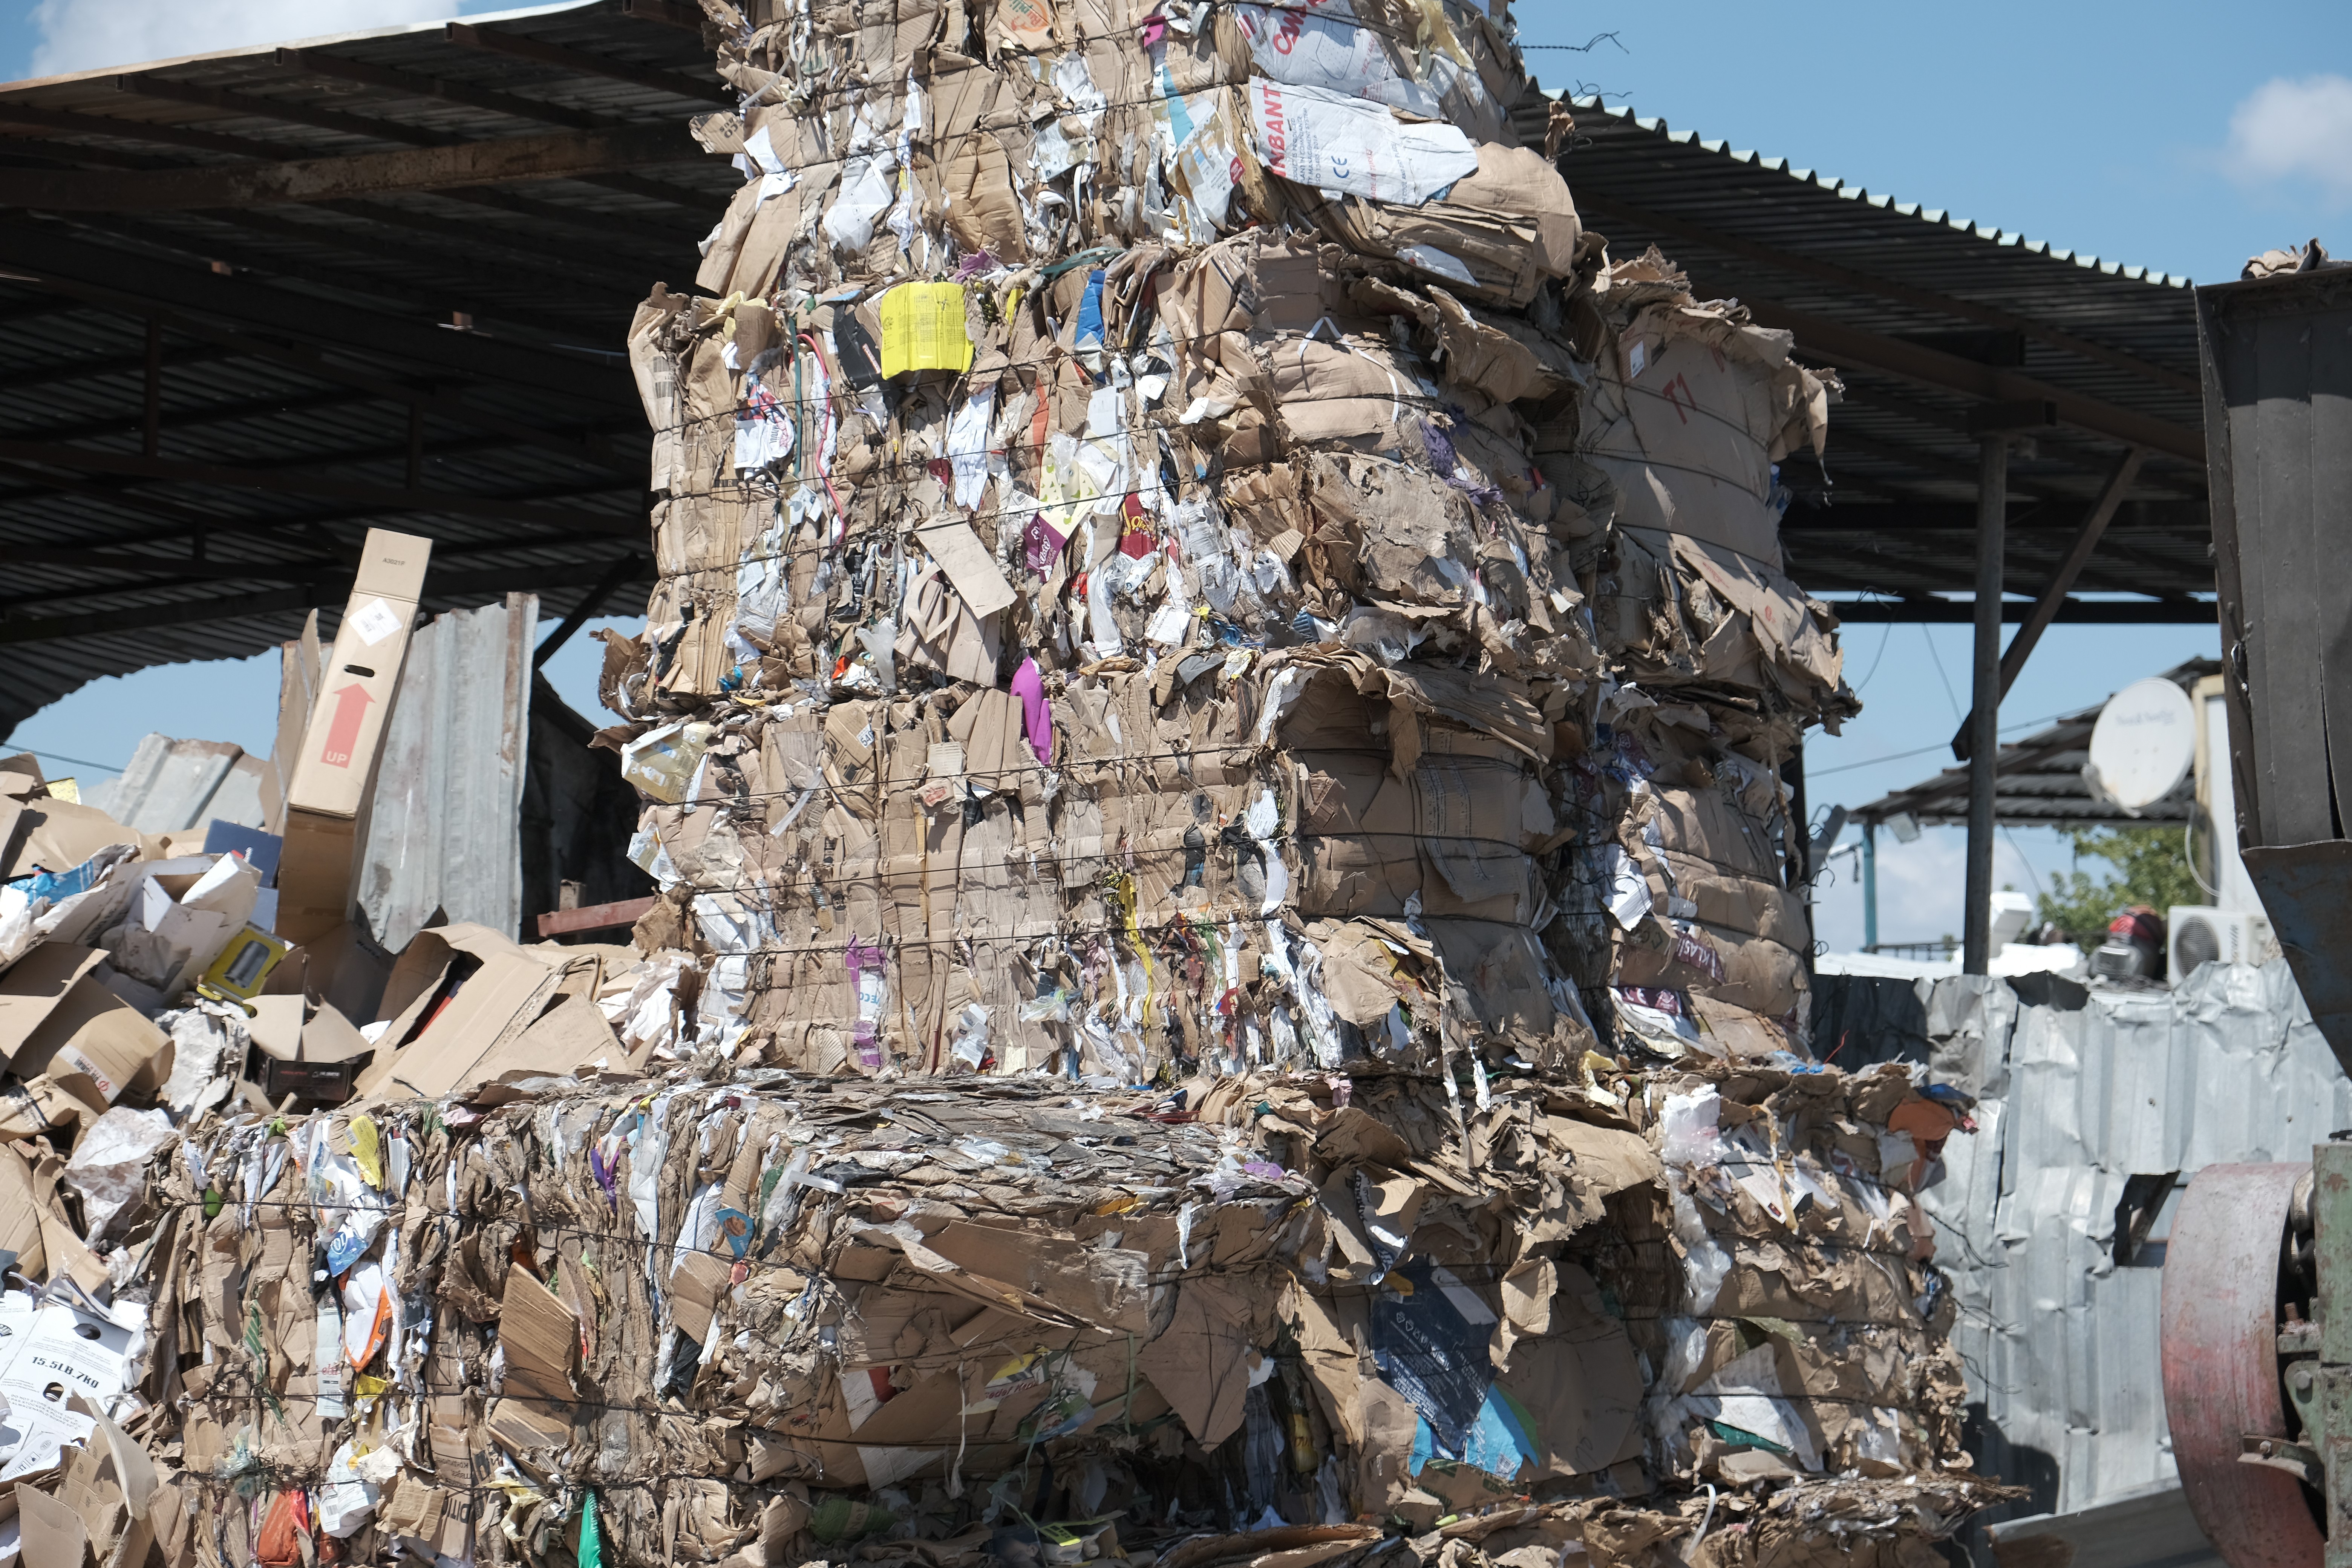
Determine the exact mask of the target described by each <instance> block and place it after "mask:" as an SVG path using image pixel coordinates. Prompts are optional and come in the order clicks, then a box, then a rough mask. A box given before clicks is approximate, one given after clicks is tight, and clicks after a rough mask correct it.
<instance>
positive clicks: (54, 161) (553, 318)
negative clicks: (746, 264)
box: [0, 0, 740, 731]
mask: <svg viewBox="0 0 2352 1568" xmlns="http://www.w3.org/2000/svg"><path fill="white" fill-rule="evenodd" d="M735 102H736V98H735V94H734V93H733V91H732V89H730V88H728V87H727V86H726V85H725V84H724V83H723V82H721V81H720V80H719V78H718V76H717V75H716V73H715V71H714V70H713V69H712V65H711V56H710V51H709V48H708V47H706V45H705V44H704V42H703V40H702V36H701V24H700V21H699V17H698V13H696V12H694V11H692V10H690V9H688V8H685V7H682V6H680V5H677V4H674V3H673V0H593V3H591V4H587V5H559V6H547V7H540V8H534V9H530V10H522V11H511V12H505V13H500V14H499V15H496V16H477V17H473V18H469V19H467V20H466V21H464V22H455V23H434V24H428V25H418V26H404V27H394V28H383V29H376V30H373V31H368V32H360V33H345V34H340V35H335V36H332V37H323V38H313V39H308V40H304V41H302V42H300V43H298V44H294V45H289V46H285V47H275V48H258V49H236V50H226V51H221V52H217V53H214V54H208V55H200V56H191V57H185V58H179V59H173V60H166V61H160V62H155V63H153V64H149V65H143V66H139V67H134V68H128V69H120V70H107V71H92V72H83V73H79V74H76V75H72V76H65V77H56V78H50V79H44V80H39V81H30V82H19V83H16V84H13V85H9V86H5V87H0V202H5V201H6V200H7V197H6V195H5V192H6V191H7V190H8V188H9V184H10V182H11V181H12V180H15V181H16V182H17V184H18V185H19V186H20V187H22V189H23V190H24V191H27V192H29V191H32V190H35V189H37V188H42V189H47V188H53V187H54V182H53V184H52V186H50V187H39V186H37V184H26V182H28V181H33V182H37V181H38V180H40V179H47V178H50V177H51V176H53V175H54V174H58V173H60V172H70V173H73V174H75V175H76V176H77V184H78V185H79V187H80V189H79V192H75V191H69V192H68V197H76V196H79V195H87V194H88V193H89V192H90V191H96V190H98V189H100V186H102V185H103V183H104V182H105V181H106V180H109V179H111V178H113V177H115V176H116V175H118V174H127V175H133V176H138V175H142V174H149V173H171V174H189V175H195V174H203V173H204V172H205V171H221V170H255V169H266V168H267V167H268V165H270V164H272V163H289V162H303V163H311V164H316V163H319V161H321V160H324V161H327V163H329V164H331V166H333V167H335V168H338V169H350V168H353V167H357V166H358V165H353V164H351V163H348V162H342V163H338V162H336V161H338V160H344V161H348V160H351V159H353V158H373V159H375V160H377V163H375V164H373V165H370V167H374V168H377V169H378V170H379V171H381V170H382V168H383V157H384V155H386V154H392V155H394V157H395V158H405V159H410V160H412V163H403V164H401V165H399V169H400V170H407V171H408V172H409V174H414V175H415V177H406V176H404V177H401V178H387V179H385V180H383V181H382V182H381V184H380V188H379V187H370V188H366V189H358V190H352V189H346V190H345V191H344V192H343V193H342V199H337V200H321V201H315V202H310V203H307V204H293V205H283V204H281V205H228V206H216V207H208V208H205V209H202V210H185V211H183V210H161V209H159V208H157V207H156V206H155V205H153V204H152V203H145V204H142V203H138V202H131V201H125V202H123V203H121V204H120V205H117V206H116V207H115V208H114V209H113V210H106V209H105V208H104V207H103V206H102V205H98V206H93V205H91V203H90V202H89V201H79V200H73V201H68V206H69V207H70V209H71V210H58V208H57V207H56V205H55V203H54V201H52V205H50V207H48V208H47V209H44V208H41V207H39V206H37V205H29V204H27V203H26V196H25V195H18V196H17V197H16V200H17V202H18V203H19V204H24V205H15V206H13V207H9V208H8V209H7V210H5V211H0V563H5V571H0V579H5V585H0V645H5V647H6V649H7V657H8V659H9V662H10V666H11V677H12V679H10V681H9V682H8V683H7V684H6V688H5V689H0V731H5V730H6V729H7V728H9V727H11V726H12V725H13V724H14V723H15V721H17V720H19V719H21V718H23V717H24V716H26V714H28V713H30V712H31V711H33V710H37V709H38V708H39V707H41V706H42V705H43V704H45V703H46V702H47V701H49V700H53V699H54V698H56V697H57V696H58V695H60V694H62V693H64V692H66V691H68V690H71V689H73V688H74V687H76V686H78V685H79V684H80V683H81V682H82V681H84V680H87V679H90V678H92V677H94V676H98V675H103V674H111V673H119V672H121V671H124V670H129V669H134V668H140V667H142V666H143V665H147V664H153V663H167V662H172V661H174V660H179V659H189V658H222V657H226V656H232V655H238V654H246V653H251V652H255V651H257V650H259V649H261V648H264V647H268V646H269V645H270V644H271V643H273V642H277V641H279V640H282V639H284V638H286V637H291V636H294V635H295V634H296V633H297V632H298V631H299V627H300V625H301V620H302V616H303V614H304V613H305V612H306V611H307V610H309V609H310V608H311V607H313V606H317V607H321V608H325V609H327V610H328V611H329V612H330V614H329V616H328V620H329V622H330V626H329V630H330V631H331V622H332V619H333V616H332V611H333V610H334V609H336V608H337V607H339V606H340V605H341V602H342V599H343V597H344V595H345V593H346V592H347V589H348V584H349V582H350V563H351V561H352V559H353V558H354V557H355V554H356V551H357V547H358V544H359V542H360V539H361V538H362V534H363V533H364V531H365V530H366V529H367V528H368V527H369V526H371V525H383V526H390V527H394V528H399V529H402V530H404V531H409V532H415V533H423V534H426V535H429V536H430V537H432V538H433V540H434V541H435V552H434V574H433V576H432V578H431V579H430V580H429V581H428V583H427V586H426V605H427V606H428V607H430V608H435V609H440V608H446V607H448V606H450V605H460V604H467V603H480V602H482V601H484V600H486V599H495V598H497V597H499V595H503V594H505V593H507V592H509V591H511V590H531V591H536V592H539V593H541V594H543V595H546V596H547V599H548V602H549V603H550V605H551V607H553V608H556V609H559V610H562V611H569V610H571V609H573V608H575V607H577V606H578V605H580V604H581V602H582V601H583V599H585V598H588V597H592V596H593V597H597V598H599V599H600V601H601V600H607V599H609V600H612V601H613V602H615V603H618V604H620V605H628V604H629V603H631V601H632V599H633V597H634V596H635V595H642V594H643V593H644V592H645V590H646V588H647V587H649V586H650V583H651V575H652V572H651V564H650V562H649V561H648V560H647V558H646V539H647V526H646V498H645V483H646V463H647V457H648V439H647V436H646V430H645V421H644V416H643V412H642V410H641V409H640V407H639V406H638V404H637V399H636V395H635V387H634V385H633V384H632V383H631V381H630V378H629V375H628V374H627V369H626V364H625V357H624V355H623V353H622V352H621V346H622V338H623V334H624V332H625V328H626V324H627V321H628V319H629V315H630V312H631V310H633V308H634V307H635V303H636V302H637V301H638V300H640V299H642V298H643V297H644V295H645V293H646V290H647V289H648V288H649V286H650V285H651V283H652V281H653V280H654V279H660V278H681V274H682V273H683V272H685V271H687V270H688V269H690V268H691V267H692V265H693V263H694V261H695V256H696V252H695V249H694V246H695V242H696V241H697V240H698V238H699V237H701V236H702V235H703V234H704V233H705V232H706V231H707V230H708V229H709V226H710V224H711V223H712V221H713V220H714V219H715V218H716V216H718V214H719V212H720V211H721V210H723V208H724V205H725V203H726V199H727V197H728V195H730V193H731V192H732V191H733V190H734V188H735V187H736V186H737V184H740V177H739V176H738V175H737V174H736V173H735V171H734V170H733V169H732V168H731V167H730V165H729V163H728V162H727V160H725V159H723V158H714V157H711V156H709V155H708V154H706V153H703V152H702V151H701V150H700V148H699V147H698V146H697V145H696V144H695V142H693V141H692V140H691V138H690V137H689V136H688V133H687V130H686V121H687V120H688V117H689V116H691V115H692V114H694V113H696V112H698V111H707V110H711V109H713V108H718V107H730V108H731V107H732V106H733V105H734V103H735ZM550 139H553V141H552V142H550ZM519 141H520V142H531V143H532V144H534V145H537V144H541V143H545V144H547V145H550V146H553V147H555V148H556V150H557V151H559V152H563V153H564V158H565V159H566V160H568V161H565V162H562V164H561V167H562V170H563V171H564V172H563V173H562V174H561V176H560V177H557V176H549V177H542V178H531V179H515V180H509V181H506V182H504V183H499V184H467V183H465V181H464V180H462V179H457V180H454V181H443V182H442V183H438V184H436V179H437V178H438V176H437V175H436V176H435V177H434V178H427V177H425V175H424V174H415V171H416V170H420V169H427V165H428V164H429V163H430V161H431V160H435V159H443V160H446V159H449V158H452V157H457V156H462V155H464V154H465V152H466V149H467V148H468V147H471V146H474V145H477V144H480V143H514V142H519ZM566 149H568V150H569V151H565V150H566ZM583 149H584V150H585V151H583ZM615 149H617V151H616V150H615ZM415 160H423V161H425V162H423V163H416V162H414V161H415ZM600 160H601V161H600ZM537 166H550V165H537ZM441 167H442V165H441V164H430V170H437V169H440V168H441ZM430 170H427V172H428V173H429V172H430ZM395 172H398V171H397V170H396V171H395ZM68 197H58V198H55V199H56V200H67V199H68ZM93 199H95V198H93ZM682 280H683V279H681V281H682ZM151 360H152V362H153V363H156V365H157V367H158V368H157V372H156V374H155V375H154V377H153V378H152V386H151V378H150V374H149V366H150V363H151ZM151 397H152V426H153V437H152V440H151V438H150V433H149V426H150V409H151V403H150V399H151Z"/></svg>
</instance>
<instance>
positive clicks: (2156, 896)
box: [2035, 826, 2206, 948]
mask: <svg viewBox="0 0 2352 1568" xmlns="http://www.w3.org/2000/svg"><path fill="white" fill-rule="evenodd" d="M2061 831H2063V833H2064V834H2065V835H2066V837H2067V839H2068V841H2069V842H2071V843H2072V844H2073V845H2074V858H2075V859H2076V860H2078V861H2080V860H2104V861H2105V862H2106V863H2107V864H2108V865H2109V866H2112V867H2114V868H2115V869H2116V871H2117V872H2119V873H2120V875H2117V876H2110V877H2102V878H2100V879H2098V880H2096V881H2094V880H2092V879H2091V877H2090V876H2089V874H2088V873H2086V872H2084V870H2082V869H2081V868H2079V867H2078V868H2076V869H2074V870H2072V871H2062V872H2060V873H2059V874H2058V875H2056V876H2054V877H2053V878H2052V879H2050V890H2049V891H2048V892H2046V893H2044V894H2042V896H2041V897H2040V898H2039V899H2038V900H2035V905H2036V912H2037V913H2038V914H2039V915H2040V917H2041V918H2042V920H2044V921H2050V922H2052V923H2053V924H2055V925H2056V926H2057V928H2058V929H2059V930H2060V931H2063V932H2065V934H2066V940H2067V941H2069V942H2074V943H2075V944H2076V945H2078V946H2080V947H2084V948H2093V947H2096V946H2098V945H2099V943H2100V942H2103V941H2105V939H2106V932H2107V922H2108V921H2111V920H2113V919H2115V918H2116V916H2117V915H2118V914H2121V913H2122V912H2123V911H2124V910H2126V908H2128V907H2129V906H2131V905H2133V904H2147V906H2149V907H2150V908H2152V909H2154V910H2157V911H2158V913H2159V914H2160V913H2163V912H2165V911H2167V910H2170V909H2171V907H2172V906H2173V905H2175V904H2201V903H2203V902H2205V900H2206V893H2205V890H2204V889H2202V888H2200V887H2199V886H2198V885H2197V879H2196V878H2195V877H2194V876H2191V875H2190V874H2189V856H2188V852H2187V850H2186V848H2185V847H2183V845H2182V843H2181V835H2180V829H2179V828H2178V827H2170V826H2168V827H2069V828H2063V829H2062V830H2061Z"/></svg>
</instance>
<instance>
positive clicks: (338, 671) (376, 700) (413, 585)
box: [286, 528, 433, 848]
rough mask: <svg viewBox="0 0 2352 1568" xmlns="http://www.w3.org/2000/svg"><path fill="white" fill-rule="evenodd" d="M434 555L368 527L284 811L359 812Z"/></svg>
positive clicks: (423, 543) (412, 541)
mask: <svg viewBox="0 0 2352 1568" xmlns="http://www.w3.org/2000/svg"><path fill="white" fill-rule="evenodd" d="M432 555H433V542H432V541H431V540H429V539H420V538H418V537H417V536H415V534H409V533H394V532H392V531H389V530H386V529H381V528H371V529H369V530H368V535H367V543H366V545H365V546H364V547H363V549H362V552H361V558H360V566H359V576H358V579H357V580H356V581H355V582H353V583H352V597H351V602H350V603H349V604H348V605H345V606H344V608H343V619H342V624H341V626H339V627H338V628H337V629H336V632H335V647H334V652H333V653H332V654H331V656H330V657H329V658H328V660H327V663H326V667H325V668H324V670H323V671H322V672H321V679H320V684H319V698H318V701H317V704H316V705H315V706H314V707H312V708H311V710H310V725H309V727H308V728H307V729H305V731H303V735H302V750H301V751H300V752H299V753H298V754H297V755H296V758H295V762H294V776H293V778H292V780H291V781H290V782H289V784H288V786H287V792H286V805H287V808H288V810H289V813H290V812H296V811H301V812H313V813H317V814H320V815H322V816H334V817H344V818H349V817H353V816H358V815H359V811H360V807H361V805H362V804H363V803H364V802H365V801H366V799H367V794H368V785H369V784H370V782H371V775H372V774H373V771H374V768H375V759H376V752H377V749H378V747H379V746H380V745H381V743H382V742H383V726H384V720H385V719H386V717H387V716H388V715H389V714H390V713H391V710H392V698H393V690H394V687H395V686H397V685H398V683H399V680H400V663H401V660H402V659H403V658H405V657H406V655H407V653H408V634H409V627H410V625H411V623H412V622H414V621H415V618H416V605H417V601H418V600H419V599H420V598H422V597H423V596H424V592H425V565H426V563H428V562H429V561H430V560H431V559H432ZM289 848H290V846H289Z"/></svg>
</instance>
